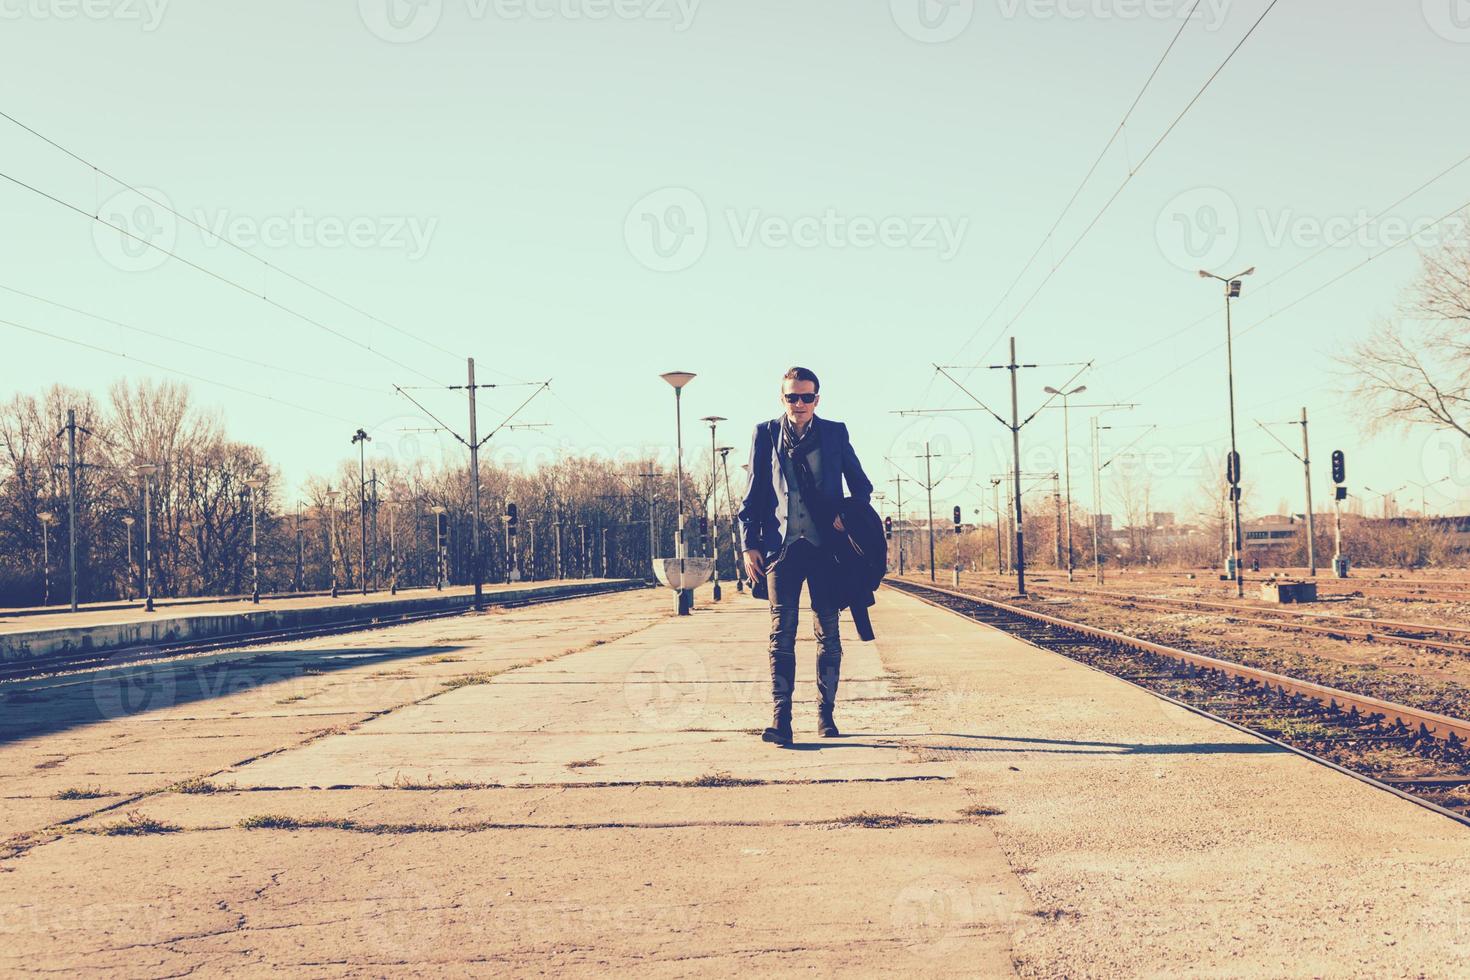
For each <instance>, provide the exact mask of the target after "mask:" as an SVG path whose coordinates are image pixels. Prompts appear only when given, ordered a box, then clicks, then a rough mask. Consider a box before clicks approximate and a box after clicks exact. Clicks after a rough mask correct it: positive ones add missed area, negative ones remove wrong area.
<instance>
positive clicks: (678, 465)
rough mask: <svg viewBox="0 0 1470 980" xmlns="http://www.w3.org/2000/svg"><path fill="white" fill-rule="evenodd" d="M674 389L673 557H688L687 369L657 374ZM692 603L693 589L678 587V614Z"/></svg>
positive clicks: (687, 612)
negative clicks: (686, 514)
mask: <svg viewBox="0 0 1470 980" xmlns="http://www.w3.org/2000/svg"><path fill="white" fill-rule="evenodd" d="M659 377H661V378H663V379H664V380H665V381H667V382H668V383H669V387H671V388H673V389H674V464H675V465H674V494H675V500H676V501H677V506H678V508H679V510H678V514H679V519H678V523H677V524H676V525H675V532H674V534H675V537H674V557H675V558H688V557H689V547H688V542H686V541H685V537H684V415H683V407H682V405H683V397H684V386H685V385H687V384H688V383H689V382H691V381H693V380H694V375H693V374H692V373H691V372H689V371H666V372H665V373H663V374H661V375H659ZM693 605H694V590H693V589H680V590H679V598H678V611H679V615H680V616H687V615H689V610H690V608H691V607H692V606H693Z"/></svg>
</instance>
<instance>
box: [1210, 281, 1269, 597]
mask: <svg viewBox="0 0 1470 980" xmlns="http://www.w3.org/2000/svg"><path fill="white" fill-rule="evenodd" d="M1255 271H1256V267H1255V266H1251V267H1250V268H1249V269H1246V270H1245V271H1244V272H1240V273H1237V274H1236V275H1233V276H1230V277H1229V278H1225V277H1224V276H1217V275H1215V273H1213V272H1209V271H1206V270H1205V269H1201V270H1199V277H1200V278H1201V279H1217V280H1219V281H1220V282H1223V283H1224V284H1225V377H1226V383H1227V387H1228V389H1229V394H1230V461H1229V464H1228V466H1227V467H1226V479H1227V480H1228V481H1229V483H1230V502H1231V536H1230V567H1229V568H1227V569H1226V571H1227V572H1229V573H1230V577H1231V578H1233V579H1235V594H1236V596H1237V597H1240V598H1244V596H1245V579H1244V578H1242V577H1241V574H1240V572H1241V569H1240V550H1241V539H1240V453H1239V452H1237V451H1236V447H1235V360H1234V337H1233V335H1232V332H1231V329H1230V301H1231V300H1232V299H1239V298H1240V281H1241V279H1243V278H1244V277H1245V276H1250V275H1255Z"/></svg>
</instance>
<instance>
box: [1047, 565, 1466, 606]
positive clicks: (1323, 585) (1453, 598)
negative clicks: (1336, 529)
mask: <svg viewBox="0 0 1470 980" xmlns="http://www.w3.org/2000/svg"><path fill="white" fill-rule="evenodd" d="M1083 571H1084V572H1087V570H1086V569H1084V570H1083ZM1087 573H1088V574H1090V572H1087ZM1216 574H1218V573H1217V572H1216V571H1214V570H1212V569H1207V570H1204V571H1199V572H1163V571H1155V572H1148V573H1146V574H1136V575H1135V574H1132V573H1127V572H1121V573H1120V572H1114V573H1113V579H1114V580H1115V581H1118V582H1120V583H1121V582H1126V583H1127V584H1129V585H1131V586H1135V587H1137V586H1143V585H1158V586H1160V587H1164V586H1166V585H1167V584H1168V583H1170V582H1172V581H1175V580H1178V579H1188V578H1189V577H1190V576H1191V575H1193V576H1194V578H1193V579H1192V580H1191V581H1193V582H1195V583H1196V584H1197V585H1199V586H1201V587H1208V586H1210V585H1214V584H1216V579H1215V577H1214V576H1215V575H1216ZM1280 577H1282V578H1288V579H1295V578H1305V577H1306V575H1305V573H1296V572H1285V573H1283V574H1282V575H1281V576H1280ZM1035 580H1036V581H1038V582H1041V581H1047V580H1048V579H1047V577H1046V576H1044V575H1037V576H1035ZM1269 581H1271V576H1270V575H1267V574H1263V573H1261V572H1247V573H1246V586H1247V587H1251V586H1254V585H1256V584H1259V583H1261V582H1269ZM1315 581H1316V582H1317V589H1318V592H1319V593H1320V594H1321V595H1323V596H1327V597H1334V598H1342V597H1347V596H1356V595H1361V596H1363V597H1364V598H1378V599H1403V600H1407V601H1410V602H1467V603H1470V582H1459V581H1454V580H1449V581H1443V582H1434V581H1427V582H1413V581H1404V580H1399V579H1380V578H1368V577H1366V576H1363V577H1360V578H1348V579H1338V578H1332V577H1330V576H1318V577H1317V579H1315ZM1218 585H1219V587H1220V590H1221V592H1222V593H1224V592H1226V591H1227V590H1229V589H1231V588H1233V586H1232V585H1231V584H1230V583H1229V582H1226V581H1221V582H1218Z"/></svg>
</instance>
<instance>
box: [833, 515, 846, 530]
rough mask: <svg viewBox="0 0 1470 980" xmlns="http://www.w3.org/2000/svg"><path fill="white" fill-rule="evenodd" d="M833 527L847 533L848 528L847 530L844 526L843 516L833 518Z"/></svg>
mask: <svg viewBox="0 0 1470 980" xmlns="http://www.w3.org/2000/svg"><path fill="white" fill-rule="evenodd" d="M832 526H833V527H835V528H836V529H837V530H839V531H846V530H847V528H845V527H843V526H842V515H841V514H838V515H837V516H836V517H834V518H832Z"/></svg>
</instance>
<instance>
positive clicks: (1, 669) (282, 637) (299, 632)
mask: <svg viewBox="0 0 1470 980" xmlns="http://www.w3.org/2000/svg"><path fill="white" fill-rule="evenodd" d="M646 587H647V586H646V585H645V583H643V582H641V581H637V580H632V579H629V580H625V581H613V582H602V583H597V584H595V585H588V586H586V587H584V588H579V589H578V590H577V591H575V592H565V593H558V594H551V595H539V596H527V597H524V598H515V597H514V594H513V593H511V594H509V595H508V596H507V597H506V598H499V595H500V594H497V593H486V595H485V605H486V607H487V608H498V609H518V608H521V607H524V606H536V605H545V604H547V603H552V602H564V601H566V600H568V599H584V598H587V597H589V596H596V595H607V594H609V593H613V592H625V591H628V590H630V589H641V588H646ZM385 605H386V604H385ZM473 611H474V610H473V608H472V607H470V606H468V605H465V606H457V607H455V608H451V609H435V610H428V611H422V612H392V611H391V606H388V608H387V609H386V610H385V611H383V612H376V613H374V615H372V616H371V617H368V618H363V619H359V620H353V621H351V622H346V623H330V624H322V625H319V626H300V627H291V628H288V629H276V630H259V631H256V632H253V633H240V634H236V635H233V636H228V637H212V638H207V639H197V640H180V641H178V642H175V643H160V644H155V645H149V646H144V647H133V648H127V649H122V650H116V651H111V652H107V651H103V652H93V651H69V652H67V653H59V654H55V655H52V656H45V657H32V658H27V659H25V660H23V661H15V662H10V663H6V664H4V665H3V666H0V683H4V682H6V681H19V680H33V679H36V678H39V677H48V676H52V675H55V674H62V673H74V672H78V671H86V670H96V669H99V668H106V667H125V666H129V665H132V664H138V663H145V662H154V661H159V660H173V659H179V658H183V657H191V656H197V655H200V654H205V653H214V652H217V651H221V650H230V649H235V648H238V647H246V646H259V645H260V644H263V643H286V642H290V641H292V640H307V639H312V638H315V637H320V636H335V635H338V634H342V633H357V632H361V631H363V630H372V629H382V628H383V627H386V626H402V625H405V624H408V623H418V622H423V621H425V620H431V619H449V618H452V617H455V616H464V615H467V614H469V613H471V612H473Z"/></svg>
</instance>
